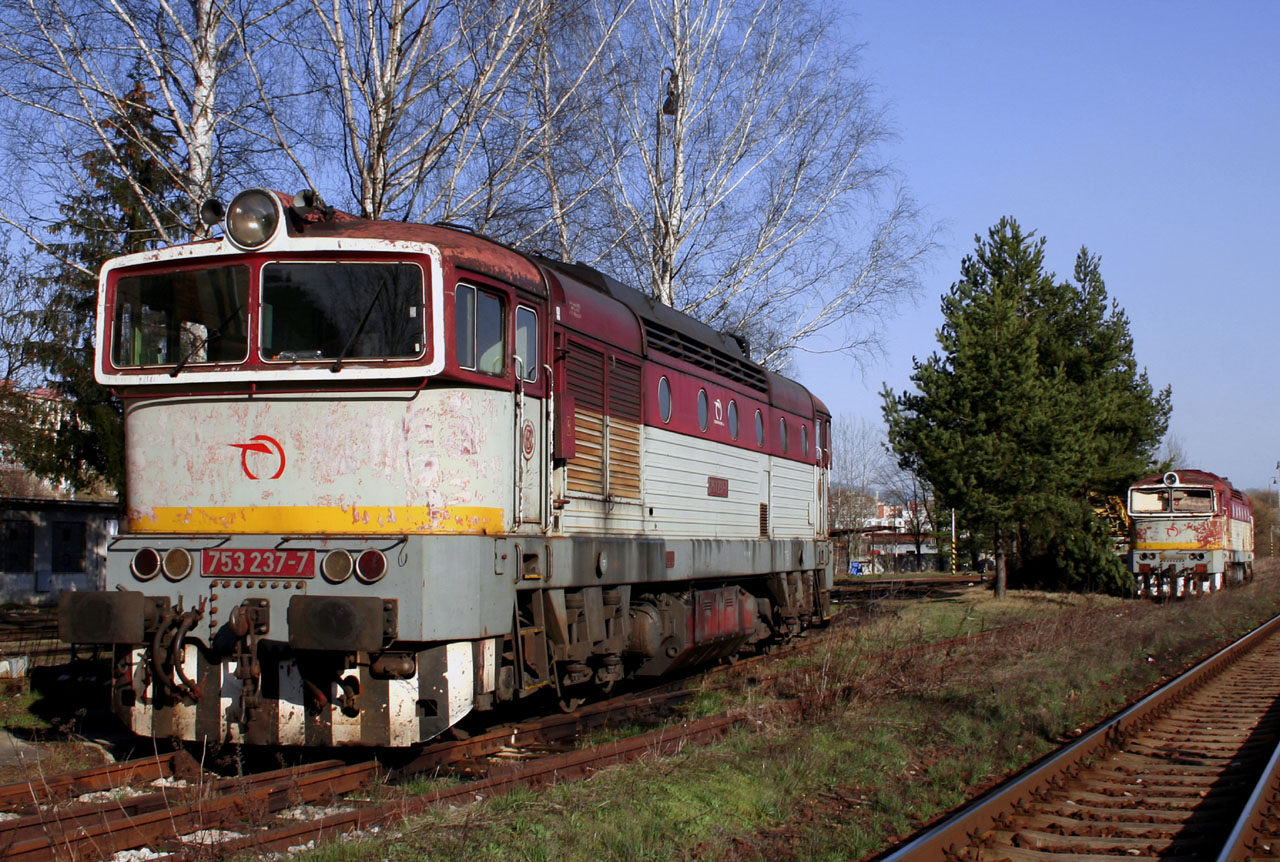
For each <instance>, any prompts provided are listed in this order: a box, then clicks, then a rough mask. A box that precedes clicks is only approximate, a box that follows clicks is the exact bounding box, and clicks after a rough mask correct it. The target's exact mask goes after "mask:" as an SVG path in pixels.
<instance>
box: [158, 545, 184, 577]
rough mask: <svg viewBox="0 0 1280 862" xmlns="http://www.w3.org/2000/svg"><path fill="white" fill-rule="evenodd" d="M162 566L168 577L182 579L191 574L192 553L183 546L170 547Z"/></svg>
mask: <svg viewBox="0 0 1280 862" xmlns="http://www.w3.org/2000/svg"><path fill="white" fill-rule="evenodd" d="M161 568H162V569H163V570H164V576H165V577H166V578H168V579H169V580H171V581H180V580H182V579H183V578H185V577H186V576H187V575H189V574H191V554H189V553H187V551H186V550H185V549H183V548H170V549H169V550H168V551H165V553H164V562H163V563H162V564H161Z"/></svg>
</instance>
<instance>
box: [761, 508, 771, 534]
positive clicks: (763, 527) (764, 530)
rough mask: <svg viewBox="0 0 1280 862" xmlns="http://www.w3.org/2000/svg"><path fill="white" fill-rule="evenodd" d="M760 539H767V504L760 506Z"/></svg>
mask: <svg viewBox="0 0 1280 862" xmlns="http://www.w3.org/2000/svg"><path fill="white" fill-rule="evenodd" d="M760 538H762V539H767V538H769V504H768V503H761V504H760Z"/></svg>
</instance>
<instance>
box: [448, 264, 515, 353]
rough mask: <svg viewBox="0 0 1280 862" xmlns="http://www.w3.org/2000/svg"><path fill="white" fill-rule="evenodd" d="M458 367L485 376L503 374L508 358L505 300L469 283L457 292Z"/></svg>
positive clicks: (455, 310)
mask: <svg viewBox="0 0 1280 862" xmlns="http://www.w3.org/2000/svg"><path fill="white" fill-rule="evenodd" d="M454 317H455V320H456V324H457V333H456V334H457V344H458V366H459V367H461V368H466V369H470V370H472V371H479V372H481V373H482V374H502V372H503V360H504V358H505V356H506V344H505V342H504V335H505V333H506V326H505V323H504V320H505V318H504V309H503V302H502V297H501V296H499V295H497V294H495V293H489V292H488V291H485V290H477V289H476V288H474V287H472V286H471V285H469V284H459V285H458V286H457V288H456V289H455V291H454Z"/></svg>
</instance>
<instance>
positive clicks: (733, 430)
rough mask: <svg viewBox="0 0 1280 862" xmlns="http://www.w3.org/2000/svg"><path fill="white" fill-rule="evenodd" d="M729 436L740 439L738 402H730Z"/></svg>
mask: <svg viewBox="0 0 1280 862" xmlns="http://www.w3.org/2000/svg"><path fill="white" fill-rule="evenodd" d="M729 436H730V437H732V438H733V439H734V440H737V439H738V402H737V401H730V402H729Z"/></svg>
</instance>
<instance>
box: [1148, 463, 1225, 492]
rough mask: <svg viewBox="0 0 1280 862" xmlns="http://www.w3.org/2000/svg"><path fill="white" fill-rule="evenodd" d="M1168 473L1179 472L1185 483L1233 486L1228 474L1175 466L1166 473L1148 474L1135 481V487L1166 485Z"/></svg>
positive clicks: (1181, 479)
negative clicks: (1221, 474)
mask: <svg viewBox="0 0 1280 862" xmlns="http://www.w3.org/2000/svg"><path fill="white" fill-rule="evenodd" d="M1168 473H1177V474H1178V481H1179V482H1180V483H1181V484H1183V485H1226V486H1227V487H1228V488H1230V487H1231V482H1230V481H1229V480H1228V479H1227V477H1226V476H1219V475H1217V474H1216V473H1210V472H1208V471H1207V470H1195V469H1193V468H1190V467H1187V468H1185V469H1179V468H1176V467H1175V468H1173V469H1171V470H1166V471H1164V473H1156V474H1155V475H1154V476H1147V477H1145V478H1142V479H1139V480H1138V481H1136V482H1134V483H1133V484H1134V487H1137V486H1139V485H1160V486H1162V487H1163V486H1164V477H1165V475H1166V474H1168Z"/></svg>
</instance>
